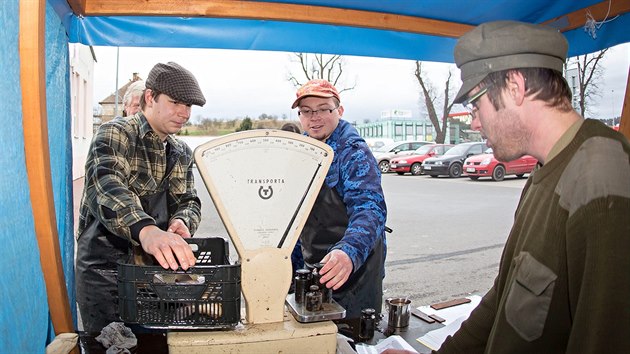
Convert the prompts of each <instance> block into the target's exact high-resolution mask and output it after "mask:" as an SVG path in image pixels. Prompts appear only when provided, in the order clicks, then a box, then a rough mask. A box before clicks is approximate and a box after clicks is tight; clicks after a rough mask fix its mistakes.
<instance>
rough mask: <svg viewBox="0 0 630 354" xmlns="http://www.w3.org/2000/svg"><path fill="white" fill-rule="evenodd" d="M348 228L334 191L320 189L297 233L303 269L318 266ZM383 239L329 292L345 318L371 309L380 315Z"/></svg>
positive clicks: (343, 205) (344, 208) (346, 219)
mask: <svg viewBox="0 0 630 354" xmlns="http://www.w3.org/2000/svg"><path fill="white" fill-rule="evenodd" d="M347 227H348V215H347V211H346V205H345V204H344V202H343V200H342V199H341V197H339V194H338V193H337V191H336V190H335V189H331V188H329V187H328V186H326V185H324V186H322V188H321V190H320V191H319V195H318V196H317V200H316V201H315V205H314V206H313V210H312V211H311V214H310V215H309V217H308V219H307V221H306V224H305V225H304V229H303V230H302V233H301V234H300V241H301V243H302V254H303V256H304V263H305V265H306V266H309V267H312V265H314V264H315V263H319V262H320V261H321V260H322V258H324V256H325V255H326V254H327V253H328V252H329V251H330V248H331V247H332V246H333V245H335V244H336V243H337V242H339V241H340V240H341V239H342V238H343V235H344V233H345V231H346V228H347ZM383 257H384V254H383V239H382V238H381V237H379V239H378V241H377V242H376V244H375V245H374V248H373V249H372V251H371V252H370V254H369V256H368V258H367V260H366V261H365V263H363V265H362V266H361V268H359V269H357V270H355V271H354V272H353V273H352V275H350V278H348V281H347V282H346V283H345V284H344V285H343V286H342V287H341V288H339V289H338V290H336V291H333V299H335V301H336V302H337V303H338V304H340V305H341V306H343V307H344V308H345V309H346V318H347V319H352V318H359V317H360V316H361V310H362V309H364V308H373V309H375V310H376V311H377V313H380V312H381V306H382V301H383V276H384V270H383V263H384V259H383Z"/></svg>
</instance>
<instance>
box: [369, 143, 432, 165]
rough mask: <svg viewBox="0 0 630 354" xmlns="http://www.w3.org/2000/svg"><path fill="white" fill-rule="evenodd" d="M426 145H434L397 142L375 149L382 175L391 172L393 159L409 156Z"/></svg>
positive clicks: (374, 152)
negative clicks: (390, 163)
mask: <svg viewBox="0 0 630 354" xmlns="http://www.w3.org/2000/svg"><path fill="white" fill-rule="evenodd" d="M426 144H433V143H431V142H428V141H409V140H408V141H396V142H393V143H391V144H387V145H384V146H382V147H380V148H378V149H375V150H374V151H373V154H374V157H375V158H376V161H377V162H378V168H379V169H380V170H381V172H382V173H387V172H389V161H390V160H391V159H392V158H394V157H398V156H406V155H409V154H411V153H413V152H414V151H415V150H416V149H417V148H419V147H421V146H423V145H426Z"/></svg>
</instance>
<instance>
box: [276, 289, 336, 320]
mask: <svg viewBox="0 0 630 354" xmlns="http://www.w3.org/2000/svg"><path fill="white" fill-rule="evenodd" d="M285 304H286V305H287V308H288V309H289V311H290V312H291V314H293V317H295V319H296V320H297V321H298V322H302V323H310V322H319V321H329V320H340V319H342V318H344V317H346V309H344V308H343V307H342V306H341V305H339V304H338V303H336V302H335V300H332V302H331V303H324V304H322V306H323V309H322V310H321V311H307V310H306V308H305V307H304V305H301V304H298V303H296V302H295V295H294V294H289V295H287V299H286V301H285Z"/></svg>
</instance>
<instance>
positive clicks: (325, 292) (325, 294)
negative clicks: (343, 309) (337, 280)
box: [312, 263, 332, 304]
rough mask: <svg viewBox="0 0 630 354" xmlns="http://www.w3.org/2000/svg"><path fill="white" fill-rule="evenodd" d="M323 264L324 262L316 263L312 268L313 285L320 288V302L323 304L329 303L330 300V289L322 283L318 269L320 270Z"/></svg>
mask: <svg viewBox="0 0 630 354" xmlns="http://www.w3.org/2000/svg"><path fill="white" fill-rule="evenodd" d="M323 266H324V263H317V264H315V268H313V282H312V284H313V285H317V286H318V287H319V289H320V291H321V292H322V303H323V304H329V303H331V302H332V289H329V288H327V287H326V285H325V284H322V283H321V282H320V281H321V278H322V275H321V274H320V271H321V270H322V267H323Z"/></svg>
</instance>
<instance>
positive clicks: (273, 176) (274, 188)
mask: <svg viewBox="0 0 630 354" xmlns="http://www.w3.org/2000/svg"><path fill="white" fill-rule="evenodd" d="M194 157H195V163H196V165H197V168H198V169H199V173H200V175H201V177H202V179H203V181H204V184H205V186H206V188H207V189H208V191H209V193H210V196H211V198H212V200H213V202H214V204H215V207H216V208H217V212H218V213H219V216H220V217H221V220H222V221H223V223H224V225H225V228H226V230H227V232H228V234H229V236H230V238H231V240H232V242H233V244H234V248H235V249H236V251H237V253H238V255H239V259H240V262H241V270H242V274H241V285H242V293H243V297H244V299H245V305H246V308H245V312H246V316H245V317H246V318H245V319H244V320H243V324H242V325H239V326H238V327H237V328H236V329H235V330H233V331H220V332H170V333H169V335H168V344H169V352H172V353H194V352H204V353H208V352H231V353H239V352H241V353H245V352H257V353H260V352H274V353H277V352H302V351H304V350H305V349H306V348H318V352H330V353H334V352H335V348H336V331H337V329H336V326H335V325H334V324H333V323H332V322H331V321H326V320H327V319H329V318H330V319H333V318H340V317H343V315H345V311H344V312H343V313H341V315H340V313H339V311H337V313H335V314H332V315H331V317H326V316H327V315H326V314H320V315H319V316H315V317H312V318H317V320H319V321H321V320H324V321H322V322H314V323H299V322H297V321H296V320H295V319H294V318H293V316H291V315H288V313H287V311H286V310H285V300H286V298H287V293H288V290H289V287H290V284H291V277H292V267H291V252H292V251H293V248H294V246H295V244H296V242H297V239H298V237H299V234H300V232H301V230H302V228H303V227H304V224H305V223H306V220H307V218H308V215H309V213H310V210H311V208H312V206H313V204H314V203H315V199H316V198H317V195H318V192H319V190H320V188H321V186H322V184H323V183H324V179H325V177H326V173H327V171H328V169H329V167H330V164H331V163H332V159H333V151H332V149H331V148H330V147H329V146H328V145H326V144H324V143H322V142H320V141H317V140H315V139H311V138H308V137H306V136H302V135H299V134H296V133H292V132H285V131H278V130H253V131H246V132H240V133H234V134H230V135H227V136H224V137H220V138H216V139H213V140H210V141H208V142H206V143H204V144H202V145H200V146H199V147H197V148H196V149H195V153H194ZM342 310H343V308H342ZM292 312H293V314H294V315H295V313H294V311H293V310H292ZM300 318H303V317H300ZM226 350H227V351H226Z"/></svg>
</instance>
